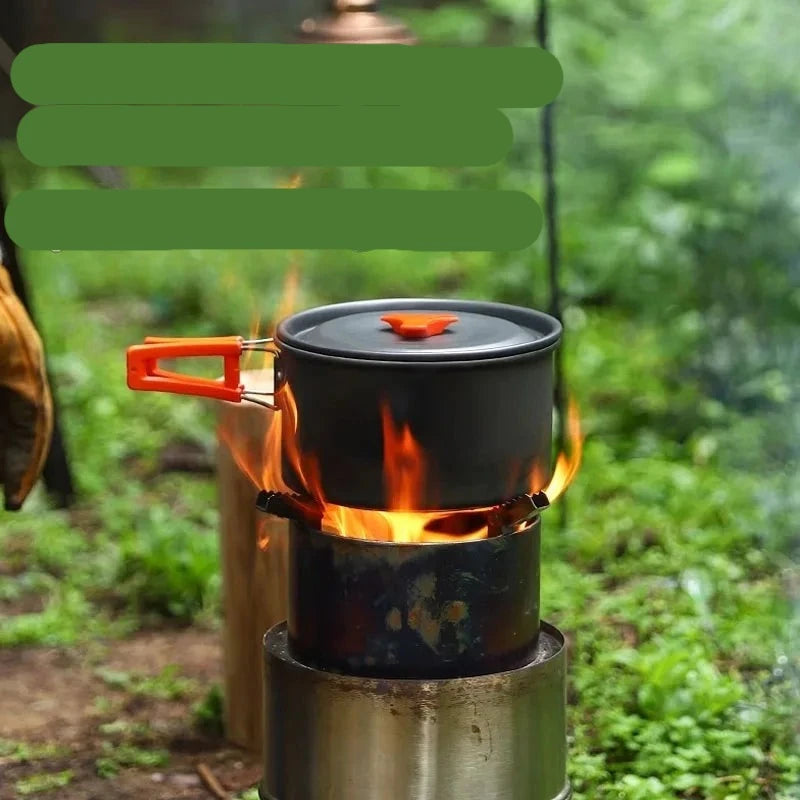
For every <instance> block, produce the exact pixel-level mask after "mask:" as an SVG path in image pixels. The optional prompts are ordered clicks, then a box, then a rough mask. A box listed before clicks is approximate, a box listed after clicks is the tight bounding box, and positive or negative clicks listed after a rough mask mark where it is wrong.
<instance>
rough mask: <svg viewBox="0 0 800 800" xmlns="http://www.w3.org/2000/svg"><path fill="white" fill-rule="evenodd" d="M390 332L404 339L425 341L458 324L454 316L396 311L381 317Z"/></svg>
mask: <svg viewBox="0 0 800 800" xmlns="http://www.w3.org/2000/svg"><path fill="white" fill-rule="evenodd" d="M381 321H382V322H388V323H389V324H390V325H391V326H392V330H393V331H394V332H395V333H396V334H398V335H399V336H402V337H403V338H404V339H427V338H428V337H429V336H438V335H439V334H440V333H444V332H445V330H447V328H448V326H450V325H452V324H453V323H454V322H458V317H457V316H456V315H455V314H423V313H420V312H416V311H414V312H407V311H398V312H397V313H395V314H386V315H385V316H383V317H381Z"/></svg>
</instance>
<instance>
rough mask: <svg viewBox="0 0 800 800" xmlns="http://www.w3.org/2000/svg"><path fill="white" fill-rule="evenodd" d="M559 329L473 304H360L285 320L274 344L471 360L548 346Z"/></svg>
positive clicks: (350, 353) (397, 357)
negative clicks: (276, 342)
mask: <svg viewBox="0 0 800 800" xmlns="http://www.w3.org/2000/svg"><path fill="white" fill-rule="evenodd" d="M560 336H561V325H560V323H559V322H558V320H556V319H555V318H554V317H551V316H549V315H548V314H544V313H542V312H541V311H534V310H532V309H528V308H521V307H518V306H510V305H503V304H501V303H485V302H480V301H472V300H432V299H400V300H365V301H357V302H353V303H338V304H335V305H329V306H322V307H320V308H312V309H309V310H308V311H301V312H300V313H299V314H294V315H292V316H290V317H287V318H286V319H284V320H283V321H282V322H281V323H280V324H279V325H278V329H277V333H276V339H277V340H278V342H279V344H281V345H283V346H288V347H291V348H294V349H297V350H303V351H306V352H311V353H318V354H320V355H327V356H336V357H340V358H354V359H368V360H373V361H473V360H477V359H487V358H504V357H507V356H513V355H519V354H522V353H528V352H532V351H537V350H548V349H550V348H552V347H554V346H555V345H556V344H557V343H558V340H559V338H560Z"/></svg>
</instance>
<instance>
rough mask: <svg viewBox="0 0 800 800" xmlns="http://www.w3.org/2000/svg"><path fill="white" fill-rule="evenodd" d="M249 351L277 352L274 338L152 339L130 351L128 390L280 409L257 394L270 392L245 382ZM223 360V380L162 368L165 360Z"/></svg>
mask: <svg viewBox="0 0 800 800" xmlns="http://www.w3.org/2000/svg"><path fill="white" fill-rule="evenodd" d="M245 350H264V351H267V352H271V353H276V352H277V351H276V349H275V347H274V345H273V340H272V339H249V340H247V339H243V338H242V337H241V336H220V337H210V338H199V339H170V338H161V337H156V336H148V337H147V338H146V339H145V340H144V344H137V345H133V346H132V347H129V348H128V351H127V373H128V388H130V389H134V390H136V391H141V392H170V393H172V394H190V395H196V396H198V397H211V398H214V399H215V400H227V401H228V402H231V403H240V402H241V401H242V400H249V401H250V402H252V403H258V404H259V405H262V406H266V407H267V408H270V409H272V410H277V409H276V408H275V406H274V404H273V403H269V402H267V401H265V400H262V399H260V398H258V397H254V396H253V395H259V396H270V397H272V396H273V395H272V393H268V392H251V391H248V390H247V389H245V387H244V385H243V384H242V382H241V375H240V366H239V359H240V358H241V355H242V353H243V352H244V351H245ZM205 357H212V358H222V360H223V363H224V371H223V377H222V379H221V380H215V379H213V378H201V377H199V376H197V375H186V374H184V373H181V372H171V371H169V370H165V369H162V368H161V367H160V366H159V363H158V362H159V361H160V360H161V359H179V358H205Z"/></svg>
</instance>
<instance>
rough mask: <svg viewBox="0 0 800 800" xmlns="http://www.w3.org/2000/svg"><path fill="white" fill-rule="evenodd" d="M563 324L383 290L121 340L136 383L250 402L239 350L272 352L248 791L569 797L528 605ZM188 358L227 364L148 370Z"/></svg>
mask: <svg viewBox="0 0 800 800" xmlns="http://www.w3.org/2000/svg"><path fill="white" fill-rule="evenodd" d="M560 333H561V329H560V326H559V324H558V322H557V321H556V320H555V319H553V318H551V317H549V316H547V315H545V314H542V313H540V312H536V311H531V310H529V309H521V308H516V307H513V306H505V305H500V304H493V303H480V302H473V301H455V300H419V299H412V300H386V301H367V302H358V303H344V304H339V305H334V306H326V307H322V308H318V309H311V310H309V311H305V312H301V313H299V314H295V315H293V316H290V317H288V318H287V319H285V320H283V321H282V322H281V323H280V324H279V325H278V328H277V331H276V336H275V339H274V340H269V341H266V340H259V341H258V342H249V343H248V342H245V341H244V340H243V339H239V338H236V337H230V338H225V339H216V340H201V341H199V342H198V341H196V340H194V341H192V340H190V341H185V342H179V341H176V340H152V341H150V342H149V343H147V344H145V345H141V346H138V347H134V348H131V349H130V350H129V356H128V367H129V385H131V386H132V387H133V388H137V389H153V390H156V391H178V392H182V393H187V394H191V393H198V394H202V395H204V396H212V397H219V398H221V399H228V400H242V399H248V397H249V398H250V399H255V400H260V401H261V402H264V400H263V399H262V398H258V397H253V396H252V395H249V396H248V393H247V390H246V388H245V387H244V386H241V385H240V384H239V373H238V366H237V359H238V356H239V355H240V354H241V353H242V352H243V350H245V349H247V348H248V347H250V348H252V347H266V348H267V349H268V350H269V351H270V353H271V355H272V356H274V358H275V366H274V369H275V373H276V381H275V383H276V385H275V393H274V401H273V402H274V407H275V409H276V412H277V413H276V416H275V419H276V420H277V421H278V424H277V426H273V427H274V430H273V431H271V434H270V437H271V438H270V439H269V441H267V442H265V453H266V456H267V458H266V466H265V468H264V469H263V471H262V473H261V475H260V477H259V478H258V479H257V482H258V483H259V485H260V488H261V489H262V491H261V493H260V494H259V495H258V498H257V500H256V502H257V505H258V508H259V509H260V510H261V511H263V512H264V513H266V514H272V515H275V516H279V517H283V518H285V519H288V520H290V524H289V576H288V578H289V606H288V608H289V611H288V619H287V621H286V622H285V623H281V624H280V625H278V626H276V627H274V628H273V629H272V630H270V631H269V632H268V633H267V634H266V636H265V639H264V658H265V673H264V676H265V677H264V679H265V682H266V683H265V686H266V690H265V742H266V743H265V752H264V757H265V764H264V776H263V781H262V784H261V789H260V792H261V796H262V798H263V800H384V799H385V800H450V799H451V798H453V800H455V799H456V798H458V800H471V798H476V800H477V798H481V800H485V798H497V799H498V800H566V798H568V797H569V796H570V790H569V784H568V782H567V778H566V723H565V707H566V703H565V645H564V639H563V636H562V635H561V634H560V633H559V632H558V631H557V630H556V629H555V628H553V627H552V626H550V625H548V624H547V623H545V622H542V621H541V620H540V610H539V558H540V552H539V551H540V532H541V526H542V522H541V515H542V513H543V512H544V511H545V510H546V509H547V507H548V505H549V502H550V499H553V498H550V499H548V491H547V490H548V489H549V488H550V487H549V482H550V478H551V471H550V429H551V425H552V354H553V350H554V348H555V347H556V346H557V345H558V341H559V337H560ZM187 355H218V356H219V355H221V356H223V357H224V358H225V359H226V377H225V379H224V380H223V381H222V382H218V383H214V382H209V381H207V380H202V379H195V378H188V377H185V376H181V375H179V374H176V373H174V372H166V371H164V370H163V369H162V368H161V367H159V365H158V359H159V358H164V357H167V358H175V357H179V356H187ZM229 444H231V443H230V442H229ZM233 445H234V446H235V443H233ZM559 491H560V489H559Z"/></svg>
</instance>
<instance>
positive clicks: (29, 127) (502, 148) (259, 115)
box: [17, 106, 513, 167]
mask: <svg viewBox="0 0 800 800" xmlns="http://www.w3.org/2000/svg"><path fill="white" fill-rule="evenodd" d="M512 141H513V133H512V130H511V123H510V122H509V121H508V119H507V118H506V117H505V116H504V115H503V113H502V112H500V111H497V110H496V109H492V108H478V109H477V110H475V111H466V110H463V109H451V110H449V111H448V110H442V109H432V108H429V109H422V108H415V109H401V108H321V107H295V108H290V107H274V106H273V107H269V106H44V107H41V108H36V109H34V110H33V111H30V112H29V113H28V114H27V115H26V116H25V117H24V118H23V119H22V122H21V123H20V125H19V128H18V129H17V142H18V143H19V147H20V150H21V151H22V154H23V155H24V156H25V157H26V158H27V159H29V160H30V161H32V162H33V163H34V164H38V165H40V166H43V167H44V166H92V165H95V166H101V165H106V164H114V165H117V166H165V167H203V166H220V167H239V166H242V167H255V166H294V167H301V166H302V167H313V166H331V167H333V166H387V167H394V166H397V167H403V166H487V165H489V164H495V163H497V162H498V161H500V160H501V159H502V158H503V157H504V156H505V155H506V154H507V153H508V151H509V150H510V149H511V144H512Z"/></svg>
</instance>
